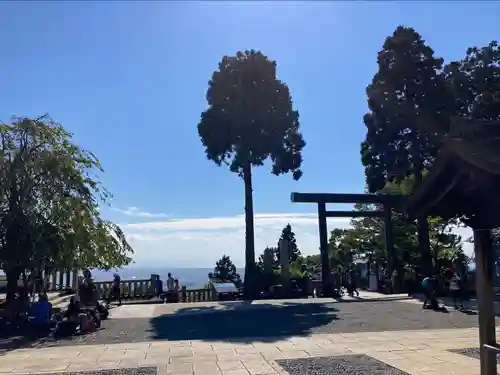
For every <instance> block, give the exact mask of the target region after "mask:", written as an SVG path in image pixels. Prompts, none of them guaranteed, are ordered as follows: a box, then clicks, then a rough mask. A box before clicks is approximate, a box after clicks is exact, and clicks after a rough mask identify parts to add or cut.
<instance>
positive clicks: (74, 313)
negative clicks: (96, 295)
mask: <svg viewBox="0 0 500 375" xmlns="http://www.w3.org/2000/svg"><path fill="white" fill-rule="evenodd" d="M63 317H64V318H65V319H66V322H67V323H68V325H69V326H71V328H70V329H71V331H74V330H75V328H76V327H79V328H80V332H82V333H83V332H85V331H86V329H87V326H88V315H87V313H86V312H85V311H84V310H83V309H82V305H81V303H80V300H79V299H78V297H76V296H72V297H71V298H70V300H69V305H68V308H67V309H66V312H65V313H64V315H63Z"/></svg>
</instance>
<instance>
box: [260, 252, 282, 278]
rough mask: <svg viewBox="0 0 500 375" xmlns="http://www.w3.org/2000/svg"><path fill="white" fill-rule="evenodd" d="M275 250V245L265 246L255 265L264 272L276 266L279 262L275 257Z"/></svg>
mask: <svg viewBox="0 0 500 375" xmlns="http://www.w3.org/2000/svg"><path fill="white" fill-rule="evenodd" d="M277 251H278V249H277V248H276V247H266V248H265V249H264V251H263V252H262V254H261V255H259V261H258V262H257V266H258V267H259V268H260V269H262V270H263V271H264V272H271V271H272V270H273V269H276V268H278V267H279V263H278V261H277V259H276V253H277Z"/></svg>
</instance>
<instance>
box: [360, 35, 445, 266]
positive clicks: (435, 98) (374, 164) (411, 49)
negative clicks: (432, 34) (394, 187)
mask: <svg viewBox="0 0 500 375" xmlns="http://www.w3.org/2000/svg"><path fill="white" fill-rule="evenodd" d="M442 67H443V59H441V58H436V57H434V51H433V50H432V49H431V48H430V47H428V46H427V45H426V44H425V41H424V40H423V39H422V37H421V36H420V35H419V34H418V33H417V32H416V31H415V30H414V29H412V28H408V27H403V26H399V27H398V28H397V29H396V30H395V31H394V33H393V35H392V36H390V37H388V38H387V39H386V40H385V42H384V45H383V48H382V50H381V51H380V52H379V54H378V68H379V70H378V72H377V73H376V74H375V76H374V77H373V81H372V83H371V84H370V85H369V86H368V87H367V89H366V92H367V96H368V105H369V108H370V112H369V113H368V114H366V115H365V117H364V122H365V125H366V127H367V134H366V139H365V141H364V142H363V143H362V144H361V154H362V162H363V165H364V166H365V173H366V182H367V185H368V189H369V191H370V192H377V191H379V190H380V189H382V188H383V187H384V185H385V183H386V182H388V181H393V180H396V181H400V180H402V179H403V178H405V177H407V176H409V175H410V174H413V175H414V176H415V183H416V184H417V185H418V184H419V183H420V182H421V180H422V172H423V169H424V168H428V167H429V166H430V165H432V163H433V161H434V158H435V156H436V153H437V149H438V147H437V146H438V143H439V142H438V141H439V138H440V136H441V135H442V134H443V133H445V132H446V130H447V126H448V122H449V115H450V110H451V107H452V105H453V104H452V103H453V101H452V100H451V93H450V91H449V90H448V87H447V85H446V83H445V80H444V77H443V76H442V75H440V74H439V73H440V72H441V70H442ZM418 237H419V244H420V247H421V251H422V257H423V262H424V264H425V268H426V270H427V271H428V272H429V271H430V269H431V268H432V257H431V253H430V246H429V230H428V223H427V220H426V218H425V217H420V218H418Z"/></svg>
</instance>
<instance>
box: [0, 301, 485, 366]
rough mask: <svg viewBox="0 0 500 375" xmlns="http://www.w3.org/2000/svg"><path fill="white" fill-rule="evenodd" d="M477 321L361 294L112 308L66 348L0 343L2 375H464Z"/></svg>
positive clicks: (473, 360)
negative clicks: (341, 298) (96, 325)
mask: <svg viewBox="0 0 500 375" xmlns="http://www.w3.org/2000/svg"><path fill="white" fill-rule="evenodd" d="M477 348H478V333H477V315H476V312H475V311H474V310H470V311H468V312H466V313H463V312H458V311H455V310H453V309H452V308H449V309H448V312H437V311H430V310H424V309H422V308H421V306H420V304H419V302H418V301H416V300H412V299H408V298H404V297H401V298H394V297H392V298H386V297H384V296H380V295H376V294H370V293H366V292H365V293H362V295H361V296H360V297H359V298H354V299H350V300H348V299H346V300H345V301H334V300H332V299H305V300H288V301H286V300H280V301H255V302H226V303H217V302H210V303H196V304H172V305H124V306H121V307H117V308H114V309H113V310H112V314H111V317H110V319H109V320H107V321H105V322H103V327H102V328H101V329H100V330H99V331H97V332H95V333H93V334H90V335H86V336H75V337H72V338H69V339H67V340H60V341H53V340H50V339H40V340H37V341H33V342H19V343H18V344H16V343H15V342H12V341H9V342H7V341H4V342H0V351H1V352H0V374H3V373H8V374H42V373H44V374H46V373H53V374H61V373H72V374H75V373H86V374H88V375H155V374H157V375H163V374H169V375H187V374H191V375H193V374H194V375H250V374H252V375H267V374H282V375H285V374H289V375H306V374H307V375H312V374H315V375H323V374H325V375H326V374H339V375H347V374H367V375H370V374H373V375H378V374H385V375H388V374H391V375H403V374H412V375H433V374H436V375H437V374H439V375H448V374H450V375H451V374H453V375H461V374H463V375H465V374H467V375H471V374H479V360H478V359H477V358H478V350H477Z"/></svg>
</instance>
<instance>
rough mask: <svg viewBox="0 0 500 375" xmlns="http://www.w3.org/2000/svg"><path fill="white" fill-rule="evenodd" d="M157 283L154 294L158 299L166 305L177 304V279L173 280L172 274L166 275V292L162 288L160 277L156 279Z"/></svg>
mask: <svg viewBox="0 0 500 375" xmlns="http://www.w3.org/2000/svg"><path fill="white" fill-rule="evenodd" d="M157 283H158V284H157V288H156V294H157V297H158V298H161V299H162V300H163V302H167V303H169V302H179V292H180V290H181V287H180V284H179V279H177V278H174V277H173V276H172V273H170V272H169V273H168V275H167V282H166V284H167V285H166V287H167V289H166V290H164V288H163V281H162V280H161V279H160V276H158V278H157Z"/></svg>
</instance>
